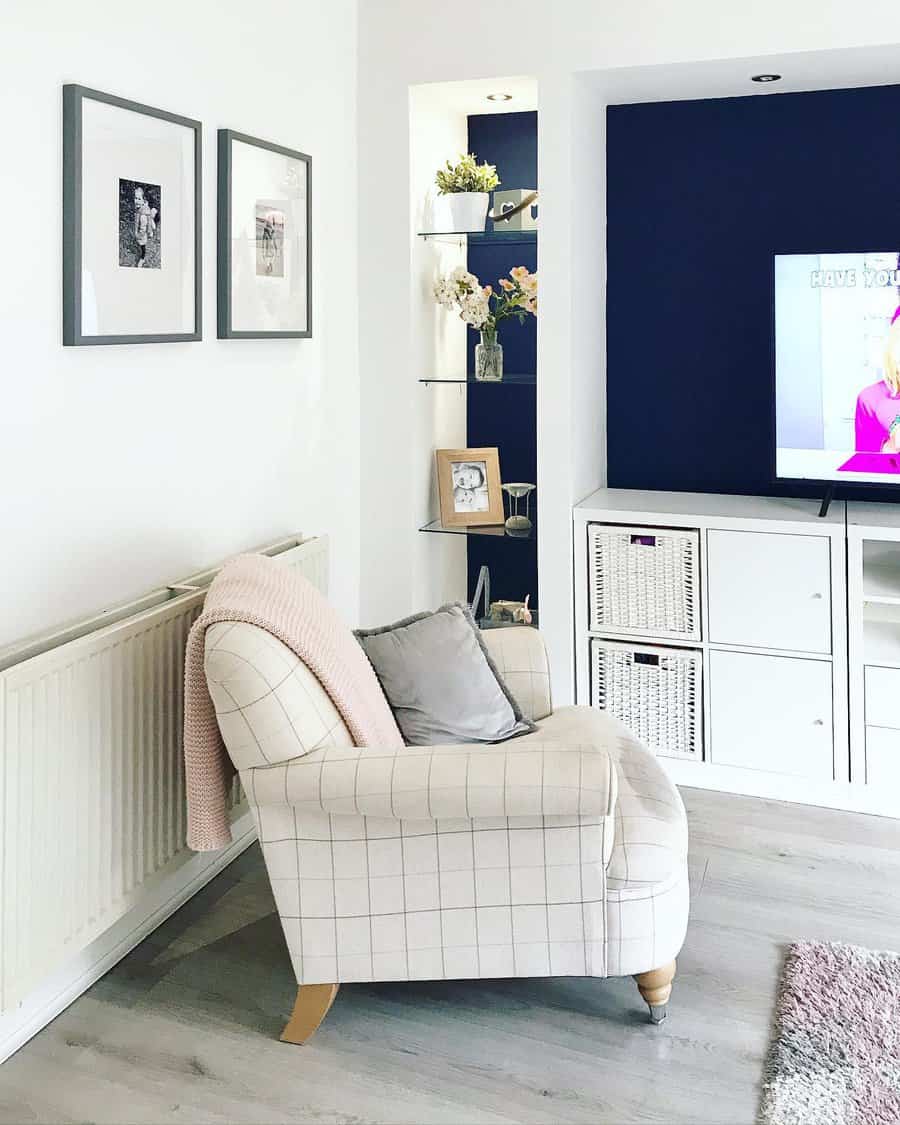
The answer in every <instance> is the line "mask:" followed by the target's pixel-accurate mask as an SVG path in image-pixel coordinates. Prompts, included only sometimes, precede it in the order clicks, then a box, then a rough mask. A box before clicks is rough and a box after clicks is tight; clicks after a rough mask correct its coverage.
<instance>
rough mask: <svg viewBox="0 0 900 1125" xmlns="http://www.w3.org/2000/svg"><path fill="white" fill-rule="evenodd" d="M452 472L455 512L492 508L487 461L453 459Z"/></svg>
mask: <svg viewBox="0 0 900 1125" xmlns="http://www.w3.org/2000/svg"><path fill="white" fill-rule="evenodd" d="M450 472H451V475H452V478H453V511H454V512H486V511H488V510H489V509H490V506H491V505H490V502H489V498H488V488H487V464H486V462H484V461H451V463H450Z"/></svg>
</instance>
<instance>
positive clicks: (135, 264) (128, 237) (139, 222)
mask: <svg viewBox="0 0 900 1125" xmlns="http://www.w3.org/2000/svg"><path fill="white" fill-rule="evenodd" d="M161 196H162V189H161V188H160V186H159V184H146V183H139V182H138V181H137V180H123V179H121V178H120V179H119V265H120V266H127V267H130V268H136V269H148V270H158V269H161V268H162V249H161V231H160V210H161Z"/></svg>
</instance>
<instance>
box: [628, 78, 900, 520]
mask: <svg viewBox="0 0 900 1125" xmlns="http://www.w3.org/2000/svg"><path fill="white" fill-rule="evenodd" d="M898 115H900V86H882V87H876V88H872V89H861V90H829V91H823V92H816V93H809V94H779V95H765V96H755V97H746V98H723V99H716V100H710V101H694V102H664V103H655V104H649V105H647V104H645V105H626V106H611V107H610V108H609V110H608V114H607V160H608V176H607V184H608V188H607V208H608V217H607V249H608V277H609V284H608V295H607V442H608V450H609V461H608V480H609V484H610V486H611V487H618V488H644V489H667V490H676V491H681V490H687V491H697V492H734V493H751V494H752V493H760V494H763V495H808V496H811V495H814V494H818V493H820V492H821V487H820V486H802V485H801V486H793V485H792V486H788V485H780V484H774V483H773V479H772V478H773V475H774V467H773V466H774V458H773V452H772V447H773V437H774V435H773V432H772V401H771V394H772V371H771V362H772V361H771V300H772V297H771V270H772V260H771V256H772V254H773V253H774V252H775V251H779V250H780V251H807V252H814V251H826V250H827V251H841V250H844V251H854V250H857V251H858V250H865V249H875V248H877V249H892V248H894V247H898V246H900V206H898V184H900V149H898V147H897V144H896V122H897V120H898ZM844 492H846V494H847V495H848V496H850V495H855V496H858V497H860V498H874V497H877V498H878V499H881V500H884V499H886V498H890V496H891V493H889V492H888V493H885V492H875V493H873V490H871V489H856V490H852V491H851V490H850V489H846V490H844V489H842V494H843V493H844Z"/></svg>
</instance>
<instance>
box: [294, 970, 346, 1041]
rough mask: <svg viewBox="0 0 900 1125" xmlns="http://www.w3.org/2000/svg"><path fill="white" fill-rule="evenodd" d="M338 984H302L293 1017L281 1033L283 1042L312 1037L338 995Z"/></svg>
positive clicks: (304, 1039) (295, 1002)
mask: <svg viewBox="0 0 900 1125" xmlns="http://www.w3.org/2000/svg"><path fill="white" fill-rule="evenodd" d="M338 987H339V986H338V985H336V984H301V985H300V987H299V988H298V989H297V999H296V1000H295V1001H294V1010H293V1012H291V1018H290V1019H289V1020H288V1022H287V1023H286V1024H285V1028H284V1031H282V1033H281V1041H282V1043H305V1042H306V1041H307V1039H311V1038H312V1037H313V1035H314V1034H315V1032H316V1030H317V1029H318V1026H319V1024H320V1023H321V1022H322V1020H323V1019H325V1017H326V1016H327V1015H328V1010H329V1008H330V1007H331V1005H332V1004H333V1003H334V998H335V996H337V990H338Z"/></svg>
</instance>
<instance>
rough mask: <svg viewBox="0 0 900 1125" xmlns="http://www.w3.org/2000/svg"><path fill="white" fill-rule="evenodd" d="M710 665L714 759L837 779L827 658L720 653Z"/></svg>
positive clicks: (719, 762)
mask: <svg viewBox="0 0 900 1125" xmlns="http://www.w3.org/2000/svg"><path fill="white" fill-rule="evenodd" d="M708 667H709V701H710V727H711V730H710V752H709V758H710V761H711V762H713V763H715V764H716V765H720V766H743V767H744V768H745V769H755V770H768V771H770V772H772V773H789V774H796V775H799V776H801V777H814V778H822V779H831V778H833V777H834V746H833V723H832V700H831V664H830V663H829V662H828V661H827V660H802V659H799V658H796V657H789V656H762V655H759V654H757V653H747V652H722V651H712V652H710V654H709V662H708Z"/></svg>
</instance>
